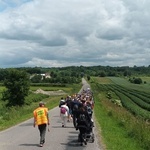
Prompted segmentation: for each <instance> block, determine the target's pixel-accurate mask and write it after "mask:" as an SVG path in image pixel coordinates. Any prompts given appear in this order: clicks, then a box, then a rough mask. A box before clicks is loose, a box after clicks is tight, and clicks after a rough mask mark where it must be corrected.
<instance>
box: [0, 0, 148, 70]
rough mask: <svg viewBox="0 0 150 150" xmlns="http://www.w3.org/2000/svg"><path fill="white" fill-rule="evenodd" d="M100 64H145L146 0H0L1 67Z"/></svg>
mask: <svg viewBox="0 0 150 150" xmlns="http://www.w3.org/2000/svg"><path fill="white" fill-rule="evenodd" d="M99 65H101V66H112V67H115V66H119V67H121V66H130V67H133V66H149V65H150V0H0V68H10V67H66V66H99Z"/></svg>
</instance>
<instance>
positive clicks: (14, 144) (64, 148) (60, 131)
mask: <svg viewBox="0 0 150 150" xmlns="http://www.w3.org/2000/svg"><path fill="white" fill-rule="evenodd" d="M87 87H89V85H88V84H87V83H86V81H85V80H84V79H83V87H82V89H81V90H80V91H79V92H81V91H82V90H83V89H85V88H87ZM49 114H50V126H49V129H50V132H48V131H47V132H46V142H45V144H44V146H43V147H39V131H38V128H37V127H35V128H34V127H33V118H32V119H29V120H27V121H25V122H23V123H21V124H19V125H16V126H14V127H11V128H9V129H7V130H5V131H2V132H0V150H38V149H41V150H102V147H101V144H100V142H99V141H100V140H99V138H98V137H99V136H98V133H97V129H96V127H94V128H93V131H94V134H95V141H94V143H90V142H88V143H87V145H83V146H80V143H79V142H78V140H77V139H78V134H79V131H78V130H77V131H76V130H75V128H74V127H73V123H72V122H68V123H67V127H66V128H62V127H61V120H60V116H59V107H55V108H54V109H52V110H50V111H49Z"/></svg>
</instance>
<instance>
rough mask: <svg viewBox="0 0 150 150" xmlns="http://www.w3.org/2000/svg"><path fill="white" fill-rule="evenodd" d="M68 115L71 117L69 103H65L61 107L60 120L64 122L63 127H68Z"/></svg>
mask: <svg viewBox="0 0 150 150" xmlns="http://www.w3.org/2000/svg"><path fill="white" fill-rule="evenodd" d="M68 115H69V107H68V106H67V103H66V102H64V103H63V104H62V105H61V107H60V118H61V120H62V127H66V123H67V119H68Z"/></svg>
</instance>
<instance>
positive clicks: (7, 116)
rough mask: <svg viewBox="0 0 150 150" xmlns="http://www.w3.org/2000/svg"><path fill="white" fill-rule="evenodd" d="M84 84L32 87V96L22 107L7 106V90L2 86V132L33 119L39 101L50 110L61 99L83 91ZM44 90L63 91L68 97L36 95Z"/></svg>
mask: <svg viewBox="0 0 150 150" xmlns="http://www.w3.org/2000/svg"><path fill="white" fill-rule="evenodd" d="M81 86H82V84H72V85H67V86H65V87H59V86H58V87H57V86H55V87H54V86H52V87H50V86H49V87H47V86H46V87H45V86H31V87H30V94H29V95H28V96H27V97H26V101H25V102H26V104H25V105H24V106H22V107H10V108H7V107H6V106H5V104H6V102H4V101H2V100H1V98H2V91H3V90H4V89H5V88H4V87H3V86H0V131H1V130H4V129H6V128H8V127H10V126H13V125H15V124H18V123H20V122H22V121H24V120H26V119H29V118H31V117H33V110H34V109H35V108H36V107H37V106H38V103H39V101H41V100H42V101H44V102H46V106H47V107H48V108H49V109H52V108H54V107H56V106H57V105H58V104H59V101H60V98H61V97H62V96H63V97H65V96H67V95H72V94H74V93H77V92H78V91H79V90H80V89H81ZM38 89H42V90H43V91H58V90H62V91H64V92H65V93H66V95H45V94H41V93H39V94H35V93H33V92H34V91H36V90H38Z"/></svg>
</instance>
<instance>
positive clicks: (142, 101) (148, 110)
mask: <svg viewBox="0 0 150 150" xmlns="http://www.w3.org/2000/svg"><path fill="white" fill-rule="evenodd" d="M105 80H106V79H105ZM108 80H111V81H112V82H109V83H108V82H105V84H102V83H104V82H103V81H104V79H101V78H99V79H98V80H97V83H98V84H97V86H98V87H99V89H100V90H101V91H109V92H111V94H112V95H114V94H115V95H116V96H117V97H118V98H119V99H120V100H121V103H122V106H123V107H125V108H126V109H127V110H129V111H130V112H131V113H132V114H134V115H135V116H139V117H142V118H144V119H145V120H150V92H149V91H150V86H145V85H144V84H143V85H135V84H131V83H129V82H127V80H125V79H123V78H109V79H108ZM139 87H140V88H139Z"/></svg>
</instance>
